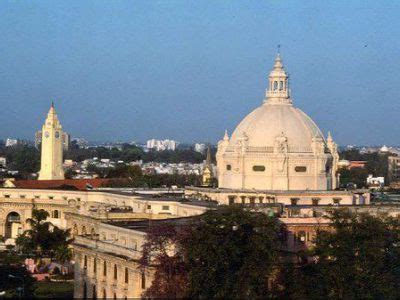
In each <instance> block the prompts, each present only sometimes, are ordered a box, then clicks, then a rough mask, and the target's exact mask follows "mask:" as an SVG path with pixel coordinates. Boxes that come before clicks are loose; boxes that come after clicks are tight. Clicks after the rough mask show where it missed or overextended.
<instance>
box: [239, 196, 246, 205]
mask: <svg viewBox="0 0 400 300" xmlns="http://www.w3.org/2000/svg"><path fill="white" fill-rule="evenodd" d="M240 198H241V199H242V204H245V203H246V196H240Z"/></svg>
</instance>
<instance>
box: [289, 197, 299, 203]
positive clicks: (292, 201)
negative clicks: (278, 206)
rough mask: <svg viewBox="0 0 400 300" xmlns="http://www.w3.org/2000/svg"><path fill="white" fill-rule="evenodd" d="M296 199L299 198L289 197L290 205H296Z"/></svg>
mask: <svg viewBox="0 0 400 300" xmlns="http://www.w3.org/2000/svg"><path fill="white" fill-rule="evenodd" d="M298 201H299V198H290V204H291V205H297V202H298Z"/></svg>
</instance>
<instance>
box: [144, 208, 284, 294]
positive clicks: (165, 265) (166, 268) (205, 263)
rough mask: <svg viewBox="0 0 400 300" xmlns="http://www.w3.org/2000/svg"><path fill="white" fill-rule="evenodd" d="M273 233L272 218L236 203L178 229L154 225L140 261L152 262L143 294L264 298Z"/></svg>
mask: <svg viewBox="0 0 400 300" xmlns="http://www.w3.org/2000/svg"><path fill="white" fill-rule="evenodd" d="M278 232H279V225H278V223H277V220H276V218H271V217H267V216H266V215H265V214H263V213H257V212H251V211H248V210H246V209H244V208H242V207H240V206H222V207H219V208H218V209H216V210H210V211H208V212H206V213H205V214H204V215H202V216H199V217H198V218H197V219H196V221H195V222H194V223H193V224H190V225H189V226H186V227H184V228H182V226H180V227H178V228H176V227H175V228H172V229H171V228H170V227H167V228H164V232H163V230H162V229H160V228H154V229H153V231H152V232H151V234H150V235H149V240H148V243H147V244H146V245H145V247H144V256H143V260H142V261H144V262H145V265H146V263H148V261H149V258H150V257H152V258H153V261H152V262H153V263H155V265H156V275H155V280H154V282H153V285H152V287H151V288H150V289H149V291H148V293H147V294H146V296H149V297H176V296H178V297H193V298H258V297H268V296H270V295H271V292H270V291H268V286H267V279H268V276H269V275H271V273H272V272H273V270H274V266H275V261H276V258H277V249H278V248H279V246H278ZM171 245H175V248H174V250H175V251H173V255H171V251H170V250H171Z"/></svg>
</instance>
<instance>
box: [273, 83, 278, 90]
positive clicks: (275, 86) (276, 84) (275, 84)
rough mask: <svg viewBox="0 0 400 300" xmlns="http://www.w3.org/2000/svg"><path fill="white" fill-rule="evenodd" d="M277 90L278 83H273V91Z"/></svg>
mask: <svg viewBox="0 0 400 300" xmlns="http://www.w3.org/2000/svg"><path fill="white" fill-rule="evenodd" d="M276 90H278V81H274V91H276Z"/></svg>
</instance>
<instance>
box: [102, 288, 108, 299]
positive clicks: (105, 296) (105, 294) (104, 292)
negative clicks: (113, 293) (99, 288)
mask: <svg viewBox="0 0 400 300" xmlns="http://www.w3.org/2000/svg"><path fill="white" fill-rule="evenodd" d="M103 299H107V293H106V289H103Z"/></svg>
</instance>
